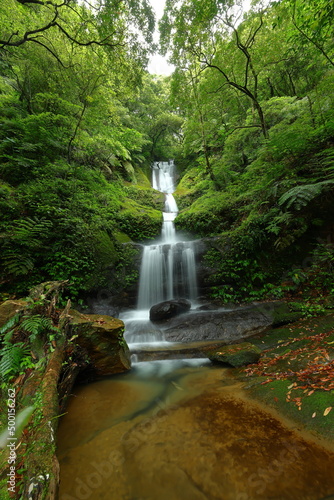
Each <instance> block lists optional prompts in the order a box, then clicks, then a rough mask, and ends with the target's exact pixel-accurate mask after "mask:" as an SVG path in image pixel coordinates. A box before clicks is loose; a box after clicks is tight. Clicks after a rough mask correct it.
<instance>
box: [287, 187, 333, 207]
mask: <svg viewBox="0 0 334 500" xmlns="http://www.w3.org/2000/svg"><path fill="white" fill-rule="evenodd" d="M333 184H334V180H329V181H322V182H317V183H316V184H304V185H302V186H295V187H293V188H292V189H289V191H287V192H286V193H284V194H283V195H282V196H281V197H280V199H279V200H278V204H279V205H280V206H283V205H285V207H286V208H287V209H289V208H291V207H294V208H296V210H300V209H301V208H302V207H305V206H306V205H308V204H309V203H310V201H312V200H313V199H314V198H316V197H317V196H319V194H321V193H322V191H324V190H325V189H326V188H327V187H330V185H333Z"/></svg>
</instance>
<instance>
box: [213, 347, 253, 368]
mask: <svg viewBox="0 0 334 500" xmlns="http://www.w3.org/2000/svg"><path fill="white" fill-rule="evenodd" d="M261 352H262V351H261V349H259V348H258V347H256V346H255V345H253V344H251V343H249V342H242V343H241V344H233V345H227V346H224V347H221V348H219V350H218V351H211V352H209V353H208V358H209V359H210V360H211V361H214V362H218V363H224V364H227V365H230V366H233V367H235V368H238V367H240V366H245V365H250V364H252V363H257V362H258V361H259V359H260V356H261Z"/></svg>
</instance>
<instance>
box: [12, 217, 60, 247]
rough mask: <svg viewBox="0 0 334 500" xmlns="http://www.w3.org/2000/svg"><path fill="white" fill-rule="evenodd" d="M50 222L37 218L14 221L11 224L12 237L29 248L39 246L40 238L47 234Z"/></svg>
mask: <svg viewBox="0 0 334 500" xmlns="http://www.w3.org/2000/svg"><path fill="white" fill-rule="evenodd" d="M51 226H52V222H51V221H49V220H47V219H44V218H42V219H38V218H37V217H33V218H30V217H27V218H26V219H20V220H15V221H14V222H13V227H12V231H13V237H14V238H15V239H16V240H19V241H20V243H23V244H25V245H27V246H29V247H31V248H34V247H38V246H40V245H41V237H43V236H44V235H45V234H47V233H48V232H49V230H50V228H51Z"/></svg>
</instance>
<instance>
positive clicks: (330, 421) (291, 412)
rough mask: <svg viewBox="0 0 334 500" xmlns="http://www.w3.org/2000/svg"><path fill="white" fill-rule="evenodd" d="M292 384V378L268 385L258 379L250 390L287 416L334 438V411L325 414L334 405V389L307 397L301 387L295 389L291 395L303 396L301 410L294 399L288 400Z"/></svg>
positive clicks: (274, 381)
mask: <svg viewBox="0 0 334 500" xmlns="http://www.w3.org/2000/svg"><path fill="white" fill-rule="evenodd" d="M262 381H264V379H262ZM290 385H291V380H273V381H272V382H270V384H266V385H261V383H260V381H258V382H257V384H255V383H254V382H253V383H250V384H249V386H248V391H249V392H250V394H251V395H252V396H255V397H256V398H258V399H259V400H260V401H262V402H264V403H266V404H267V405H269V406H271V407H273V408H275V409H276V410H277V411H279V412H280V413H282V414H283V415H285V416H286V417H288V418H290V419H292V420H295V421H297V422H298V423H301V424H302V425H303V426H304V427H305V428H306V429H308V430H310V431H316V432H318V433H319V434H320V435H322V436H324V437H326V438H330V439H334V413H333V411H332V412H330V413H329V414H328V415H327V416H326V417H325V416H324V411H325V409H326V408H328V407H330V406H332V405H333V395H334V391H331V392H325V391H321V390H319V391H315V392H314V393H313V394H312V395H311V396H306V397H305V394H304V393H303V390H301V389H299V390H295V391H293V394H292V395H291V397H293V398H298V397H300V398H302V405H301V410H299V409H298V406H297V405H296V404H294V402H293V401H289V402H287V401H286V395H287V393H288V391H289V389H288V387H290ZM314 414H315V416H314V417H313V415H314Z"/></svg>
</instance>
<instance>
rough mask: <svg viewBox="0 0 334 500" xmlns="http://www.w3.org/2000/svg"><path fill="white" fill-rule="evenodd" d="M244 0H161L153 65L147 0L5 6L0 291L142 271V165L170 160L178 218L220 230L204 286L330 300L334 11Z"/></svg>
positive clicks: (152, 197) (154, 203)
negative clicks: (159, 60) (158, 62)
mask: <svg viewBox="0 0 334 500" xmlns="http://www.w3.org/2000/svg"><path fill="white" fill-rule="evenodd" d="M242 3H243V2H240V1H232V0H225V1H217V0H201V1H199V0H184V1H182V2H179V1H176V0H167V2H166V7H165V13H164V16H163V18H162V20H161V21H160V23H159V27H160V42H161V47H160V50H161V52H162V53H164V54H167V55H168V57H169V58H170V61H171V62H172V63H173V64H174V65H175V66H176V69H175V72H174V74H173V75H172V76H171V77H161V76H156V75H153V76H152V75H150V74H149V73H148V72H147V71H146V70H145V67H146V64H147V60H148V57H149V55H150V54H151V53H153V52H154V51H155V50H156V49H157V48H156V46H155V44H154V43H153V31H154V15H153V12H152V8H151V7H150V5H149V3H147V1H146V0H126V1H114V0H99V1H97V2H93V3H91V4H90V3H89V2H79V1H77V0H64V1H63V2H59V3H57V2H56V1H44V0H3V1H2V2H1V6H0V18H1V34H0V74H1V76H0V107H1V111H0V112H1V125H0V136H1V144H0V155H1V159H0V179H1V180H0V204H1V213H0V249H1V264H0V292H1V293H2V298H6V297H8V296H12V297H13V296H22V295H25V294H26V292H27V290H29V288H31V287H32V286H33V285H36V284H38V283H40V282H42V281H47V280H67V279H68V280H69V281H70V283H71V292H70V295H71V297H72V298H73V297H74V298H77V300H80V299H81V298H82V297H83V296H84V295H85V293H88V292H90V291H92V290H94V289H97V288H99V287H110V286H112V287H114V288H115V289H116V290H118V289H119V290H120V289H121V288H122V287H124V286H126V285H127V284H130V283H131V282H133V281H135V280H136V278H137V273H136V271H135V270H134V269H133V266H132V264H131V260H132V254H133V249H132V248H131V246H124V245H123V243H124V242H127V241H131V240H132V241H135V242H136V241H143V240H145V239H152V238H154V237H155V236H156V235H158V234H159V231H160V227H161V213H160V210H161V207H162V200H161V196H160V195H159V193H157V192H155V191H153V190H152V189H151V188H150V182H149V177H150V166H151V164H152V161H154V160H159V159H161V160H167V159H169V158H175V160H176V162H177V165H178V170H179V174H180V182H179V185H178V188H177V192H176V197H177V201H178V204H179V208H180V210H181V211H180V214H179V216H178V218H177V220H176V223H177V227H178V228H180V229H183V230H186V231H189V232H190V233H191V234H193V235H195V236H196V237H214V238H215V239H214V244H213V246H212V249H211V250H210V251H209V252H208V253H207V255H206V257H205V259H206V262H207V264H208V265H210V266H211V267H213V268H214V271H215V272H214V274H213V275H212V278H211V279H210V283H209V284H210V285H211V286H212V297H216V298H219V299H222V300H224V301H235V300H249V299H260V298H281V297H283V296H284V295H285V294H287V293H288V294H294V295H296V294H299V293H301V291H300V290H301V287H302V290H303V292H302V293H303V294H304V296H305V297H306V298H307V299H311V298H312V297H313V299H312V300H313V303H314V301H315V300H316V301H318V302H319V301H320V302H319V303H318V304H313V306H312V307H314V308H315V309H317V308H321V307H323V298H324V297H326V298H327V299H330V297H331V295H332V293H333V292H334V278H333V262H334V253H333V245H332V237H333V224H332V212H333V208H334V206H333V205H334V203H333V188H334V153H333V138H334V107H333V103H334V102H333V101H334V92H333V83H334V52H333V48H334V41H333V13H334V7H333V5H332V3H331V2H329V1H327V0H311V1H310V2H307V3H306V2H303V1H301V0H282V1H277V2H267V3H266V4H264V3H263V2H259V1H254V2H253V3H252V7H251V8H250V10H248V11H247V12H244V11H243V10H242ZM320 296H321V297H320ZM320 299H321V300H320ZM310 307H311V306H310Z"/></svg>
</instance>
